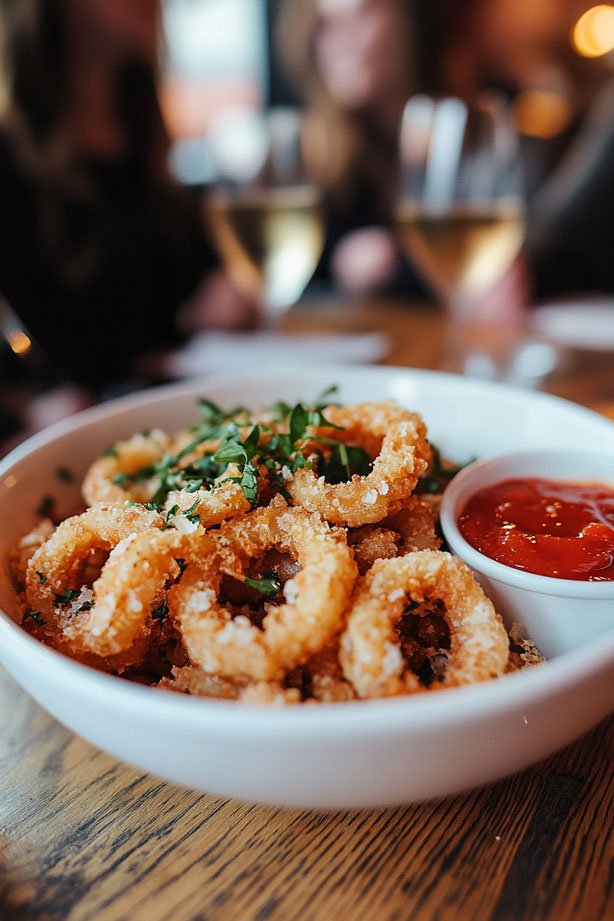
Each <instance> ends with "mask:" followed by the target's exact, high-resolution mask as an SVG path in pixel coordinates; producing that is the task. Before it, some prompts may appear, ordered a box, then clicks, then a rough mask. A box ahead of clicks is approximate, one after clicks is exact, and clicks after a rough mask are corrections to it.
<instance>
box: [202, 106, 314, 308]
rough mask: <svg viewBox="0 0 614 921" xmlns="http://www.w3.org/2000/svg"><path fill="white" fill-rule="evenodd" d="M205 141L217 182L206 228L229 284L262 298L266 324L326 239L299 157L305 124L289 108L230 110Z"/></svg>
mask: <svg viewBox="0 0 614 921" xmlns="http://www.w3.org/2000/svg"><path fill="white" fill-rule="evenodd" d="M210 143H211V148H212V152H213V158H214V162H215V167H216V182H215V185H214V188H213V189H212V190H211V193H210V194H209V196H208V198H207V203H206V214H207V220H208V225H209V228H210V230H211V232H212V235H213V237H214V240H215V241H216V243H217V246H218V248H219V251H220V254H221V256H222V258H223V260H224V262H225V264H226V267H227V269H228V271H229V273H230V275H231V277H232V278H233V280H234V281H235V283H236V284H237V285H238V286H239V287H240V288H241V289H242V290H243V291H244V292H245V293H247V294H250V295H252V296H255V297H258V298H259V299H260V300H261V303H262V310H263V316H264V320H265V322H268V324H269V325H271V324H274V323H275V321H276V319H278V318H279V316H280V315H281V314H282V313H283V312H284V311H286V310H287V309H288V308H289V307H291V306H292V305H293V304H294V303H295V302H296V301H297V300H298V298H299V297H300V295H301V294H302V293H303V290H304V288H305V286H306V285H307V283H308V282H309V280H310V278H311V276H312V275H313V272H314V270H315V268H316V266H317V263H318V261H319V258H320V255H321V252H322V247H323V243H324V226H323V224H324V219H323V213H322V201H321V194H320V191H319V189H318V187H317V186H316V185H315V184H314V183H313V182H312V181H311V179H310V178H309V176H308V173H307V170H306V168H305V162H304V156H303V153H304V143H305V140H304V125H303V122H302V120H301V117H300V115H299V113H298V112H296V111H295V110H293V109H288V108H280V109H272V110H270V111H269V112H267V113H255V112H242V113H234V114H229V115H228V116H227V117H225V118H224V119H222V120H221V121H220V122H219V123H218V124H217V125H216V126H215V127H214V130H213V131H212V133H211V136H210Z"/></svg>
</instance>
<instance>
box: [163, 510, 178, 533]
mask: <svg viewBox="0 0 614 921" xmlns="http://www.w3.org/2000/svg"><path fill="white" fill-rule="evenodd" d="M179 511H180V508H179V506H178V505H173V506H171V508H169V510H168V512H167V513H166V518H165V519H164V524H163V525H162V527H161V528H160V530H161V531H166V529H167V528H168V527H169V525H170V523H171V521H172V520H173V518H175V517H176V515H177V513H178V512H179Z"/></svg>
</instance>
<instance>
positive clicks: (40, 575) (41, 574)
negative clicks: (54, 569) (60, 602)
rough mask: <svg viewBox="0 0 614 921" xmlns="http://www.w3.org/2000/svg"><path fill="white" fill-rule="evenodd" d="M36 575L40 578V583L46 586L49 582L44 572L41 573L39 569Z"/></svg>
mask: <svg viewBox="0 0 614 921" xmlns="http://www.w3.org/2000/svg"><path fill="white" fill-rule="evenodd" d="M36 575H37V576H38V581H39V582H40V584H41V585H44V584H45V582H46V581H47V576H46V575H45V574H44V573H43V572H39V571H38V569H37V570H36Z"/></svg>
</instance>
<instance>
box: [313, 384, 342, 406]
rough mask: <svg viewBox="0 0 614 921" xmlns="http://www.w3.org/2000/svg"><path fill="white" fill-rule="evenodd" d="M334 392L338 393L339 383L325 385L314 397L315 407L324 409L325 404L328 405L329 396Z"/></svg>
mask: <svg viewBox="0 0 614 921" xmlns="http://www.w3.org/2000/svg"><path fill="white" fill-rule="evenodd" d="M336 393H339V384H331V385H330V387H327V388H326V390H323V391H322V393H320V394H319V395H318V396H317V397H316V399H315V409H324V408H325V407H326V406H330V404H331V401H330V400H329V397H332V396H334V395H335V394H336Z"/></svg>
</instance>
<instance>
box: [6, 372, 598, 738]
mask: <svg viewBox="0 0 614 921" xmlns="http://www.w3.org/2000/svg"><path fill="white" fill-rule="evenodd" d="M394 374H401V375H403V376H408V375H409V376H411V377H412V378H417V379H423V380H425V381H435V380H440V381H442V382H444V381H445V382H447V383H449V384H453V382H454V381H455V380H459V381H460V380H462V382H463V386H464V387H465V388H466V390H467V391H471V390H475V391H476V392H478V391H480V390H483V389H484V387H488V389H490V390H493V389H494V390H500V391H505V392H511V391H513V392H516V393H518V394H521V393H523V391H520V390H519V389H518V388H513V387H510V386H509V385H506V384H502V383H498V382H490V381H488V382H485V381H480V380H472V379H467V378H461V377H459V376H458V375H453V374H449V373H446V372H438V371H430V370H424V369H413V368H406V367H395V366H383V367H377V366H375V367H373V366H360V365H354V366H351V367H350V368H341V369H340V368H339V366H330V365H318V366H317V367H312V368H304V369H303V368H301V369H299V370H298V372H297V373H294V374H291V373H289V372H288V371H287V370H286V371H284V370H280V371H279V372H274V373H272V372H271V371H261V372H253V371H252V372H246V373H245V374H240V375H239V374H236V373H232V374H228V375H224V376H221V375H220V376H215V377H213V378H212V377H194V378H191V379H189V380H187V381H179V382H176V383H172V384H163V385H161V386H157V387H154V388H151V389H150V390H146V391H139V392H138V393H135V394H129V395H127V396H122V397H118V398H116V399H114V400H112V401H109V402H108V403H104V404H101V405H99V406H95V407H91V408H89V409H86V410H82V411H81V412H79V413H77V414H75V415H73V416H71V417H69V418H67V419H65V420H62V421H60V422H57V423H55V424H54V425H52V426H49V427H47V428H46V429H44V430H43V431H41V432H39V433H37V434H35V435H33V436H31V437H30V438H29V439H28V440H27V441H25V442H23V443H22V444H20V445H18V446H17V447H16V448H14V449H13V450H12V451H11V452H10V453H9V454H8V455H6V457H5V458H3V459H2V460H0V476H5V475H6V474H8V473H10V471H11V470H12V468H13V467H14V466H15V465H16V464H19V463H21V462H22V461H23V460H25V459H26V458H27V457H28V456H29V455H31V454H33V453H34V452H36V451H37V450H38V449H40V448H43V447H45V446H46V445H47V444H49V443H51V442H53V441H55V440H56V439H59V438H61V437H63V436H65V435H70V434H72V433H74V432H75V431H77V430H78V429H80V428H82V427H87V426H89V425H90V424H92V425H93V424H95V423H97V422H98V421H102V420H105V419H110V418H113V417H119V416H121V415H122V413H123V412H124V411H126V410H131V409H135V408H140V407H149V406H151V405H153V404H155V403H157V402H159V401H160V400H165V399H167V398H168V399H172V398H173V397H181V396H183V395H185V396H193V395H194V394H195V393H196V392H197V391H198V390H202V391H204V392H206V391H207V390H209V389H214V390H216V389H218V387H223V386H225V385H231V384H233V385H234V384H239V383H241V384H248V385H249V382H250V381H251V382H254V383H256V384H262V383H268V382H271V381H272V382H275V381H277V380H280V381H286V382H288V381H292V382H293V383H294V382H295V381H297V380H300V378H301V377H302V376H303V377H304V378H305V381H306V382H307V381H308V380H310V379H313V377H314V376H315V377H318V378H327V379H328V380H332V381H334V380H336V379H339V381H340V383H342V384H343V383H344V380H343V379H344V378H346V379H348V378H351V376H352V375H360V376H361V377H362V378H364V376H365V375H368V376H369V377H372V378H387V377H390V376H391V375H394ZM531 399H532V400H533V401H539V402H540V403H542V404H545V405H557V406H560V405H561V404H565V405H566V406H567V409H568V410H569V411H570V412H573V413H574V414H575V415H577V416H579V417H591V418H592V419H594V420H595V421H597V420H598V421H599V422H600V423H601V424H602V425H603V428H604V431H605V429H606V428H609V427H610V423H609V422H608V420H607V419H605V418H603V417H601V416H600V415H599V414H598V413H595V412H593V411H592V410H590V409H587V408H585V407H583V406H579V405H578V404H575V403H572V402H570V401H567V400H563V399H561V398H559V397H556V396H553V395H551V394H545V393H539V392H537V393H536V392H532V393H531ZM554 581H557V580H554ZM8 644H11V646H13V648H15V650H16V653H17V657H20V658H22V659H23V660H24V661H27V662H28V663H30V662H35V663H36V664H37V666H39V667H40V669H43V670H44V671H45V672H46V673H47V675H48V677H49V678H51V679H52V680H53V682H54V684H56V685H57V686H61V685H67V686H68V685H70V686H71V687H72V688H73V690H74V687H75V685H76V684H77V682H78V683H80V684H82V687H83V689H84V690H85V689H87V691H88V692H89V693H90V694H91V695H92V696H103V697H104V698H105V699H106V700H108V701H114V702H116V703H117V705H121V707H122V708H124V709H125V708H129V709H130V710H131V711H132V712H133V713H135V714H138V713H143V712H144V711H145V710H146V711H148V712H149V713H150V714H151V715H152V717H154V716H155V715H156V714H159V715H160V717H161V718H163V719H165V720H166V719H171V720H172V721H173V723H175V724H182V725H189V726H191V727H197V728H198V727H205V726H211V727H214V726H215V727H217V728H219V729H220V730H222V731H223V730H224V729H225V728H228V729H229V730H230V729H231V730H232V731H233V732H234V731H235V730H237V729H240V730H241V731H242V732H245V733H246V735H247V736H254V735H258V734H259V733H260V732H261V731H266V732H267V734H268V736H269V737H272V736H275V735H283V736H284V738H286V737H287V738H288V739H289V740H293V739H294V740H296V741H298V740H299V739H300V740H303V739H304V738H305V737H304V733H305V731H306V730H307V731H310V732H313V733H316V731H317V732H318V733H320V734H321V735H322V737H325V738H327V739H331V740H332V739H334V738H337V737H340V738H349V737H353V738H355V737H357V736H358V735H368V736H370V737H372V736H373V735H384V734H387V733H390V732H391V731H404V730H405V731H411V730H413V729H416V728H427V727H431V726H432V729H433V732H440V731H441V730H442V728H445V726H446V725H452V724H455V723H456V722H457V721H458V719H459V717H464V718H467V717H468V715H471V716H472V717H473V718H474V719H481V718H482V717H484V716H486V715H489V714H490V715H497V714H499V713H502V712H505V711H509V710H510V709H513V710H514V711H517V712H518V714H519V718H520V714H521V710H522V708H523V707H530V706H531V704H532V703H534V701H535V700H536V698H539V699H541V698H543V697H549V696H554V695H556V694H557V693H559V692H561V691H563V690H566V689H568V688H569V687H570V686H573V685H574V684H582V683H583V681H584V680H585V679H586V676H587V675H589V674H594V673H595V672H596V671H597V670H600V671H604V670H606V671H609V670H611V669H614V631H612V632H609V633H608V634H606V635H605V636H602V637H601V638H599V639H598V640H593V641H590V642H587V643H586V644H583V645H582V646H580V647H579V648H577V649H574V650H571V651H569V652H565V653H562V654H561V655H559V656H556V657H555V658H554V659H551V660H549V661H547V662H545V663H544V664H543V665H540V666H539V668H535V669H533V668H528V669H525V670H523V671H522V672H518V673H513V674H508V675H504V676H502V677H500V678H498V679H494V680H492V681H490V682H488V683H487V684H488V693H484V686H483V683H481V684H478V685H470V686H464V687H458V688H449V689H443V690H440V691H438V692H437V693H436V694H428V693H426V694H420V695H416V696H414V697H398V698H384V699H378V700H359V701H348V702H345V703H330V704H327V706H325V707H320V706H311V707H309V706H306V707H279V708H278V707H271V706H270V705H269V706H254V705H249V704H244V703H240V702H238V701H226V700H218V699H209V698H199V697H190V696H188V695H184V694H179V693H177V692H175V691H166V692H165V691H164V690H163V689H160V688H151V687H146V686H142V685H139V684H137V683H135V682H129V681H126V680H121V679H118V677H117V676H115V675H107V674H105V673H103V672H100V671H97V670H96V669H93V668H90V667H89V666H87V665H83V664H82V663H79V662H76V661H74V660H72V659H70V658H68V657H66V656H64V655H62V654H61V653H59V652H57V651H55V650H53V649H51V648H49V647H47V646H45V645H44V644H43V643H41V642H40V640H37V639H36V638H34V637H32V636H30V635H29V634H28V633H27V632H26V631H24V630H23V628H22V627H21V626H20V625H19V624H17V623H16V622H15V621H13V620H12V618H11V617H9V615H8V614H7V613H6V612H4V611H3V610H2V609H0V660H4V661H5V662H7V660H8V658H9V657H8V656H4V654H3V650H4V648H6V647H7V645H8ZM14 644H15V645H14ZM8 669H9V671H10V672H11V674H15V673H16V670H15V668H14V667H13V665H12V664H11V665H8ZM17 680H18V679H17ZM256 714H257V719H254V716H255V715H256ZM341 715H342V717H343V718H342V719H340V716H341ZM522 719H526V718H525V717H524V715H522Z"/></svg>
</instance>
